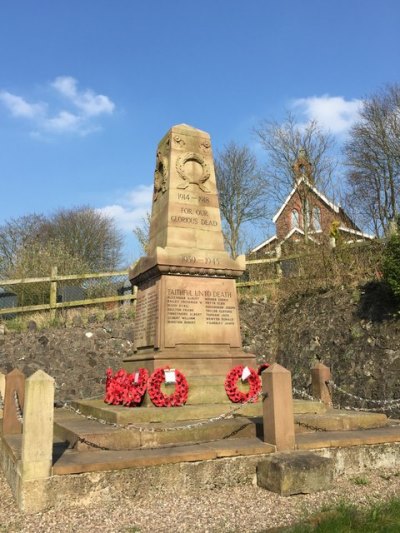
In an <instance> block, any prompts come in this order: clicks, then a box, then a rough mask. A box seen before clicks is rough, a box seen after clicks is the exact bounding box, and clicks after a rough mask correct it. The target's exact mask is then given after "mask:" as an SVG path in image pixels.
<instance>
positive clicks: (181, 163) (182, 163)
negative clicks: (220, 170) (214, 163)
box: [176, 152, 211, 193]
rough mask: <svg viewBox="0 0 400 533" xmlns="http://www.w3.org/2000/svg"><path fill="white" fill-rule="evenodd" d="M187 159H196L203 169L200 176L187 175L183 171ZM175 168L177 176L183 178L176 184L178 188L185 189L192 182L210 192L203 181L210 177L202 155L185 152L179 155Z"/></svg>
mask: <svg viewBox="0 0 400 533" xmlns="http://www.w3.org/2000/svg"><path fill="white" fill-rule="evenodd" d="M188 161H196V162H197V163H199V164H200V165H201V167H202V169H203V174H202V175H201V176H200V177H195V176H188V175H187V174H186V171H185V164H186V163H187V162H188ZM176 170H177V171H178V174H179V176H180V177H181V178H182V179H183V180H184V182H183V183H181V184H180V185H178V189H186V188H187V187H188V186H189V184H191V183H193V184H194V185H198V186H199V188H200V189H201V190H202V191H203V192H207V193H209V192H211V191H210V190H209V189H208V188H207V186H206V185H205V182H206V181H207V180H208V179H209V177H210V168H209V166H208V165H207V163H206V162H205V160H204V157H203V156H201V155H200V154H196V153H195V152H186V154H183V155H181V156H180V157H179V158H178V160H177V162H176Z"/></svg>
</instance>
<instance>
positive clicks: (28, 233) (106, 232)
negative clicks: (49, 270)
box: [0, 207, 122, 275]
mask: <svg viewBox="0 0 400 533" xmlns="http://www.w3.org/2000/svg"><path fill="white" fill-rule="evenodd" d="M54 243H58V244H57V246H56V248H57V247H58V248H60V247H62V250H63V254H64V255H65V256H69V257H71V258H74V259H79V261H80V263H84V264H85V265H87V268H88V269H90V270H92V271H100V270H114V269H115V268H116V267H117V266H118V264H119V263H120V260H121V249H122V237H121V235H120V233H119V232H118V230H117V229H116V227H115V224H114V221H113V220H112V219H110V218H108V217H107V216H105V215H103V214H102V213H99V212H98V211H96V210H95V209H92V208H90V207H77V208H74V209H62V210H59V211H57V212H56V213H55V214H54V215H52V216H50V217H45V216H44V215H35V214H33V215H26V216H23V217H20V218H17V219H13V220H10V221H9V222H6V223H5V224H4V225H3V226H1V227H0V265H1V268H2V270H1V274H2V275H8V273H9V272H12V271H14V270H15V268H16V266H17V265H19V264H20V263H21V257H22V255H23V256H24V257H26V256H27V254H26V249H27V248H32V250H44V249H45V248H46V246H49V247H50V246H51V247H52V248H54V246H53V244H54ZM40 253H43V252H40ZM26 263H27V261H25V263H24V264H26ZM49 266H51V265H49Z"/></svg>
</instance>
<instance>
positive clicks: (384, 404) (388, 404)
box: [326, 380, 400, 413]
mask: <svg viewBox="0 0 400 533" xmlns="http://www.w3.org/2000/svg"><path fill="white" fill-rule="evenodd" d="M326 384H327V385H329V386H331V387H332V389H333V390H335V391H336V392H338V393H340V394H343V395H344V396H347V397H348V398H352V399H353V400H356V401H358V402H366V403H373V404H375V405H379V406H380V407H351V406H344V407H343V409H346V410H348V411H365V412H372V413H380V412H382V411H393V410H396V409H400V398H397V399H394V400H373V399H372V398H362V397H361V396H357V395H356V394H352V393H351V392H348V391H346V390H345V389H342V387H339V385H336V383H335V382H333V381H331V380H330V381H327V382H326Z"/></svg>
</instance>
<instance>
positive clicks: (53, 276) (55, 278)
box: [0, 267, 136, 317]
mask: <svg viewBox="0 0 400 533" xmlns="http://www.w3.org/2000/svg"><path fill="white" fill-rule="evenodd" d="M116 276H125V277H126V278H128V270H122V271H118V272H97V273H92V274H79V275H77V274H68V275H58V273H57V267H52V268H51V273H50V276H48V277H43V278H21V279H7V280H0V286H1V287H6V286H13V285H26V284H31V283H50V292H49V303H46V304H39V305H25V306H17V307H7V308H0V315H9V314H15V313H25V312H35V311H50V313H51V315H52V317H55V314H56V311H57V309H63V308H67V307H80V306H83V305H96V304H104V303H109V302H124V301H131V302H132V301H134V300H136V287H134V288H133V289H132V294H125V295H116V296H102V297H99V298H85V299H84V300H74V301H68V302H57V294H58V291H57V286H58V283H59V282H60V281H75V280H85V279H86V280H88V279H101V278H110V277H116Z"/></svg>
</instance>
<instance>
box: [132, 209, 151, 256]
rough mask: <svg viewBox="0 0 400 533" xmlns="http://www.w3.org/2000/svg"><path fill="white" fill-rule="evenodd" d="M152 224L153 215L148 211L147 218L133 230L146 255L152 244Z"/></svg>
mask: <svg viewBox="0 0 400 533" xmlns="http://www.w3.org/2000/svg"><path fill="white" fill-rule="evenodd" d="M150 222H151V213H150V212H149V211H147V213H146V214H145V216H144V217H143V218H142V220H141V222H140V224H138V225H137V226H135V227H134V228H133V233H134V235H135V237H136V238H137V240H138V242H139V244H140V246H141V248H142V251H143V253H144V254H147V250H148V246H149V242H150Z"/></svg>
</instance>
